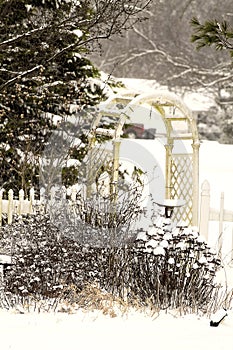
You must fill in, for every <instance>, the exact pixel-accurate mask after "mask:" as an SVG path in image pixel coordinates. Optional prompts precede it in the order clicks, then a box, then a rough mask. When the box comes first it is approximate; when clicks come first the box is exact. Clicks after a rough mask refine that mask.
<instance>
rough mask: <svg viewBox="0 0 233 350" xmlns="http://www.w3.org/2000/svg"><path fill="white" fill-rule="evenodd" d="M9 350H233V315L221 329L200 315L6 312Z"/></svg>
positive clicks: (2, 318)
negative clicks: (115, 315)
mask: <svg viewBox="0 0 233 350" xmlns="http://www.w3.org/2000/svg"><path fill="white" fill-rule="evenodd" d="M0 344H1V349H3V350H8V349H9V350H29V349H30V350H31V349H33V350H37V349H38V350H39V349H40V350H41V349H43V350H46V349H49V350H64V349H69V350H72V349H99V350H105V349H106V350H107V349H108V350H109V349H112V350H115V349H117V350H119V349H134V350H137V349H140V350H141V349H156V350H160V349H161V350H166V349H179V350H187V349H188V350H197V349H198V350H207V349H211V350H230V349H232V346H233V345H232V344H233V313H232V311H231V312H229V315H228V316H227V317H226V318H225V319H224V320H223V322H222V323H221V324H220V325H219V326H218V327H216V328H215V327H210V320H209V319H208V318H202V317H198V316H195V315H186V316H183V317H179V316H178V315H176V316H174V315H172V314H171V313H167V314H165V313H164V312H161V313H160V315H159V316H158V315H154V316H153V317H151V316H148V315H145V314H144V315H143V314H142V313H139V312H131V313H130V314H129V315H128V316H124V317H115V318H110V317H109V316H103V315H101V314H97V313H94V312H91V313H86V314H85V313H83V312H81V311H80V312H77V313H76V314H70V315H67V314H61V313H58V314H12V313H6V312H3V311H2V312H0Z"/></svg>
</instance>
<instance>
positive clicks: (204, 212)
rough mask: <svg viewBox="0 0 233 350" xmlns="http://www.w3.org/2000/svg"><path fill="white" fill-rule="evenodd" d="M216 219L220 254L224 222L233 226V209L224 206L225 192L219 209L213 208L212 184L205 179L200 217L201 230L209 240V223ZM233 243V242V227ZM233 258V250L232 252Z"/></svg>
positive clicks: (222, 194) (202, 188)
mask: <svg viewBox="0 0 233 350" xmlns="http://www.w3.org/2000/svg"><path fill="white" fill-rule="evenodd" d="M212 221H215V222H218V237H217V242H218V247H217V251H218V253H219V254H221V253H222V246H223V232H224V223H232V226H233V211H231V210H226V209H225V208H224V193H223V192H222V193H221V196H220V203H219V209H216V208H211V206H210V185H209V183H208V181H206V180H205V181H204V183H203V184H202V187H201V201H200V219H199V232H200V234H201V235H203V236H204V237H205V238H206V240H207V241H208V235H209V223H210V222H212ZM232 244H233V229H232ZM231 256H232V259H233V251H232V253H231Z"/></svg>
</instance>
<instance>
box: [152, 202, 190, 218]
mask: <svg viewBox="0 0 233 350" xmlns="http://www.w3.org/2000/svg"><path fill="white" fill-rule="evenodd" d="M155 203H156V204H157V205H158V206H159V207H161V208H164V214H165V217H166V218H169V219H170V218H171V217H172V214H173V210H174V208H179V207H183V206H184V205H185V203H186V202H185V201H184V200H181V199H164V201H162V202H155Z"/></svg>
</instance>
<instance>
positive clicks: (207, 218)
mask: <svg viewBox="0 0 233 350" xmlns="http://www.w3.org/2000/svg"><path fill="white" fill-rule="evenodd" d="M76 194H77V189H76V188H75V187H74V188H72V189H71V191H70V193H69V196H70V199H71V200H72V201H73V200H75V199H76ZM64 196H66V193H65V192H64ZM210 196H211V193H210V185H209V183H208V181H204V183H203V184H202V186H201V194H200V210H199V232H200V234H201V235H203V236H204V237H205V238H206V240H207V241H209V238H210V237H209V235H210V233H211V232H210V229H211V230H212V228H211V227H210V226H211V222H215V228H214V234H215V242H217V246H216V247H215V248H217V250H218V251H219V252H221V250H222V246H223V239H224V234H223V233H224V224H225V223H229V226H230V233H229V230H228V233H227V235H228V236H227V238H228V239H229V242H230V247H229V246H228V248H229V251H230V250H232V249H233V210H232V211H230V210H226V209H225V208H224V193H221V198H220V204H219V209H215V208H211V206H210ZM35 204H36V207H37V208H38V207H40V206H41V207H42V205H43V195H42V194H40V198H38V199H37V200H35V193H34V189H31V190H30V192H29V196H28V198H26V197H25V194H24V191H23V190H20V191H19V195H18V198H17V199H14V193H13V191H12V190H10V191H9V192H8V196H7V198H5V199H4V198H3V190H0V226H1V225H2V220H3V217H4V216H6V217H7V223H8V224H11V223H12V220H13V215H14V214H17V215H22V214H33V213H34V206H35ZM232 258H233V253H232V255H231V259H232Z"/></svg>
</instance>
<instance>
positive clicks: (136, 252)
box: [102, 217, 221, 311]
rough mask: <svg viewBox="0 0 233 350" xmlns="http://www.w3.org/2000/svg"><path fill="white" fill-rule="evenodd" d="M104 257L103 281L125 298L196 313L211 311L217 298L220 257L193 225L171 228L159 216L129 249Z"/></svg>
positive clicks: (158, 307) (109, 289) (156, 306)
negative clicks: (108, 265)
mask: <svg viewBox="0 0 233 350" xmlns="http://www.w3.org/2000/svg"><path fill="white" fill-rule="evenodd" d="M108 259H109V262H111V261H112V268H111V274H108V272H109V271H106V273H105V275H104V276H103V277H104V278H103V280H102V284H103V286H104V287H105V288H106V289H107V290H108V291H112V293H118V295H120V296H121V297H123V298H127V299H135V298H136V299H138V300H139V301H140V302H142V303H143V304H145V303H148V304H151V305H153V306H154V307H155V308H157V309H167V308H171V309H173V308H181V309H186V310H187V309H189V310H190V309H191V310H194V311H197V310H202V311H208V310H209V311H210V310H213V309H214V308H215V307H216V305H217V303H218V301H219V297H218V292H219V289H220V287H221V286H219V285H218V284H217V283H216V282H215V275H216V271H217V270H218V269H219V268H220V267H221V261H220V259H219V258H218V257H217V256H216V254H215V252H214V251H213V250H212V249H211V248H210V247H208V245H207V243H206V242H205V240H204V239H203V238H202V237H201V236H200V235H199V233H198V232H197V230H196V229H195V228H191V227H172V225H171V221H170V219H166V218H164V217H161V218H159V220H158V221H157V223H156V224H155V226H153V227H152V228H151V230H150V231H148V232H140V233H139V234H138V236H137V239H136V242H135V244H134V245H133V246H132V247H126V248H125V249H119V250H118V251H116V252H115V253H114V254H112V256H109V258H108Z"/></svg>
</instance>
